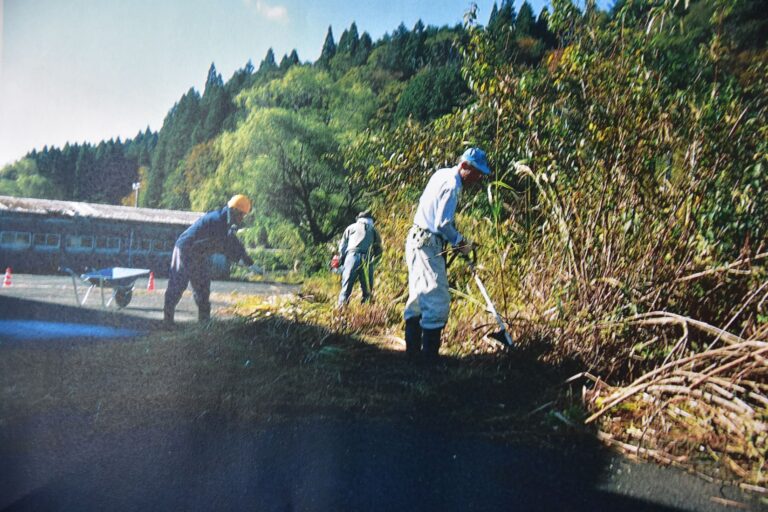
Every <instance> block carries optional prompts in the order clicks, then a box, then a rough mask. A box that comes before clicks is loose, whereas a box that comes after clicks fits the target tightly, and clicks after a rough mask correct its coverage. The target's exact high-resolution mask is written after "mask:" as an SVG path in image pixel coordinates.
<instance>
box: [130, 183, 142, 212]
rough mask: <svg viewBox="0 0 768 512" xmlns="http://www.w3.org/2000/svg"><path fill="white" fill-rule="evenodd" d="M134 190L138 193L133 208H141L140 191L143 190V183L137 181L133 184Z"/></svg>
mask: <svg viewBox="0 0 768 512" xmlns="http://www.w3.org/2000/svg"><path fill="white" fill-rule="evenodd" d="M131 187H132V188H133V190H135V191H136V199H135V200H134V203H133V206H134V207H138V206H139V189H140V188H141V182H140V181H135V182H133V185H131Z"/></svg>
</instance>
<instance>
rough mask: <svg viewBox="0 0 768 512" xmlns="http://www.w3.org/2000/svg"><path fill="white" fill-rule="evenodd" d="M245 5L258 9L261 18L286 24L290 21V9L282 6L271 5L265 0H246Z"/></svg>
mask: <svg viewBox="0 0 768 512" xmlns="http://www.w3.org/2000/svg"><path fill="white" fill-rule="evenodd" d="M245 5H247V6H248V7H252V8H254V9H256V12H257V13H259V15H260V16H263V17H265V18H267V19H268V20H270V21H279V22H283V23H284V22H286V21H288V9H286V8H285V6H282V5H269V4H268V3H267V2H264V1H263V0H245Z"/></svg>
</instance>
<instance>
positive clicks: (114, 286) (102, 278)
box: [60, 267, 149, 308]
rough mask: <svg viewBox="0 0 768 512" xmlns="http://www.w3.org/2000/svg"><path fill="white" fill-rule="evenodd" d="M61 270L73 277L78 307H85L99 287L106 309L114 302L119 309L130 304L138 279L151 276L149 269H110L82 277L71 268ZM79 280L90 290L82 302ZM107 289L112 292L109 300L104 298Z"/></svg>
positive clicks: (103, 305) (96, 271)
mask: <svg viewBox="0 0 768 512" xmlns="http://www.w3.org/2000/svg"><path fill="white" fill-rule="evenodd" d="M60 270H61V271H62V272H66V273H67V274H69V275H70V276H72V286H73V287H74V289H75V300H76V301H77V305H78V306H84V305H85V301H87V300H88V296H89V295H90V294H91V292H92V291H93V289H94V288H96V287H97V286H98V287H99V289H100V290H101V305H102V307H104V308H107V307H109V305H110V304H112V301H114V302H115V304H116V305H117V307H118V308H124V307H125V306H127V305H128V304H130V302H131V299H132V298H133V287H134V285H135V283H136V279H138V278H140V277H144V276H148V275H149V269H146V268H125V267H110V268H103V269H101V270H91V271H88V272H86V273H85V274H80V275H77V274H76V273H75V272H74V271H73V270H72V269H70V268H65V267H62V268H61V269H60ZM78 279H79V280H80V281H82V282H83V283H85V284H86V285H88V290H86V292H85V295H84V296H83V298H82V300H81V299H80V293H79V292H78V289H77V281H78ZM105 288H108V289H111V290H112V295H111V297H109V300H107V299H106V298H105V296H104V289H105Z"/></svg>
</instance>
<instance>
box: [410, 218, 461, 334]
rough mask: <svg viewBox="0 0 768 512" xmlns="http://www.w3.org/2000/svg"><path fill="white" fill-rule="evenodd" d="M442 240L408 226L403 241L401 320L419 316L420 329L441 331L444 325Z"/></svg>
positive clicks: (446, 297) (447, 298) (447, 302)
mask: <svg viewBox="0 0 768 512" xmlns="http://www.w3.org/2000/svg"><path fill="white" fill-rule="evenodd" d="M442 251H443V241H442V239H441V238H440V237H439V236H437V235H434V234H431V233H429V232H428V231H423V230H421V229H419V228H417V227H415V226H414V227H412V228H411V230H410V231H409V232H408V239H407V240H406V242H405V260H406V263H407V264H408V302H406V303H405V313H404V316H405V319H406V320H408V319H409V318H415V317H418V316H421V327H422V328H423V329H442V328H443V327H444V326H445V324H446V322H448V312H449V311H450V308H451V293H450V291H449V290H448V273H447V271H446V268H445V257H443V254H442Z"/></svg>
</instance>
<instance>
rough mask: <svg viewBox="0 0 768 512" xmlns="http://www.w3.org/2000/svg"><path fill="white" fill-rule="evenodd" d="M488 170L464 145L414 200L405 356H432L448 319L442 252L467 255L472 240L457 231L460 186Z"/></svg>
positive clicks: (408, 256) (482, 154)
mask: <svg viewBox="0 0 768 512" xmlns="http://www.w3.org/2000/svg"><path fill="white" fill-rule="evenodd" d="M489 174H491V169H490V167H489V166H488V159H487V157H486V155H485V152H484V151H483V150H482V149H479V148H469V149H468V150H466V151H465V152H464V154H463V155H461V158H460V159H459V163H458V165H456V166H454V167H448V168H445V169H440V170H438V171H435V173H434V174H433V175H432V177H431V178H430V179H429V182H428V183H427V186H426V188H425V189H424V192H423V193H422V195H421V198H420V199H419V206H418V208H417V209H416V215H414V218H413V227H411V229H410V231H409V232H408V238H407V240H406V243H405V258H406V263H407V264H408V301H407V302H406V304H405V313H404V317H405V346H406V348H405V350H406V353H407V354H408V356H409V357H415V356H417V355H418V354H419V353H420V352H421V354H422V356H423V357H424V359H425V360H435V359H437V357H438V351H439V350H440V335H441V333H442V330H443V327H445V324H446V323H447V322H448V312H449V310H450V307H451V294H450V292H449V290H448V273H447V270H446V260H445V251H446V247H447V246H448V245H449V244H450V245H451V246H452V247H453V249H454V250H456V251H459V252H461V253H462V254H464V255H465V256H466V255H469V254H470V252H471V251H472V242H470V241H469V240H467V239H466V238H464V236H463V235H462V234H461V233H459V232H458V231H457V230H456V226H455V224H454V215H455V214H456V207H457V205H458V202H459V196H460V194H461V190H462V188H463V187H464V186H467V185H471V184H473V183H477V182H479V181H480V180H481V179H482V178H483V177H484V176H488V175H489Z"/></svg>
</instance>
